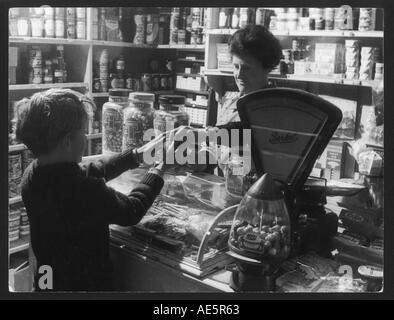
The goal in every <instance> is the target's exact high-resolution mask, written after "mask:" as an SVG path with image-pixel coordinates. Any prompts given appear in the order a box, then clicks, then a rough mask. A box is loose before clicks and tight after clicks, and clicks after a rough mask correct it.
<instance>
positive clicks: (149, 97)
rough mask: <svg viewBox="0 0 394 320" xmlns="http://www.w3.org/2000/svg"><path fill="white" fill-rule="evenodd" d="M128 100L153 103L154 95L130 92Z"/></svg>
mask: <svg viewBox="0 0 394 320" xmlns="http://www.w3.org/2000/svg"><path fill="white" fill-rule="evenodd" d="M129 99H135V100H145V101H155V95H154V94H153V93H147V92H131V93H130V95H129Z"/></svg>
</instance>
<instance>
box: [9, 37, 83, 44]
mask: <svg viewBox="0 0 394 320" xmlns="http://www.w3.org/2000/svg"><path fill="white" fill-rule="evenodd" d="M9 43H10V44H14V43H22V44H27V45H31V44H54V45H57V44H64V45H78V46H81V45H85V46H88V45H90V44H91V41H89V40H83V39H64V38H39V37H9Z"/></svg>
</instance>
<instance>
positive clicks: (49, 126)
mask: <svg viewBox="0 0 394 320" xmlns="http://www.w3.org/2000/svg"><path fill="white" fill-rule="evenodd" d="M38 3H39V2H38ZM231 3H234V2H231ZM271 3H272V2H271ZM239 4H240V6H242V4H241V1H239ZM264 4H265V3H264V1H261V5H264ZM66 5H67V3H65V4H64V6H59V5H51V4H50V1H48V2H47V4H44V2H42V3H39V4H38V5H35V4H33V2H31V5H30V6H29V5H25V6H15V7H13V6H10V7H9V8H8V102H6V101H5V99H4V104H6V103H8V105H7V106H5V105H4V106H3V107H4V108H8V241H9V244H8V290H9V293H10V294H11V295H12V294H13V293H32V294H34V293H42V292H50V293H54V294H56V293H59V292H60V293H61V292H63V293H64V292H66V293H92V292H95V293H103V292H104V293H112V292H115V293H116V292H118V293H119V292H124V293H127V292H130V293H132V292H140V293H218V294H222V293H225V294H228V295H227V296H229V295H231V294H239V293H241V294H242V293H270V294H273V295H275V294H283V293H291V294H293V293H296V294H307V293H311V294H322V295H324V294H327V293H340V294H342V293H346V294H361V293H368V294H377V295H378V294H380V293H382V292H384V290H385V286H386V285H389V284H388V283H387V282H386V281H385V275H386V274H385V271H387V270H385V268H384V265H385V264H384V262H385V261H384V221H385V216H384V73H385V70H384V69H385V61H384V51H385V50H384V46H383V44H384V33H385V28H384V26H385V19H384V18H385V9H384V8H382V7H379V6H377V7H365V2H363V5H360V6H355V5H353V3H351V4H350V5H349V4H347V3H346V2H343V4H342V5H337V6H329V5H327V6H324V5H322V4H319V3H318V1H316V7H303V6H302V7H301V6H298V7H294V6H295V5H297V2H294V3H293V4H292V6H293V7H292V6H291V5H287V6H283V7H207V6H201V7H189V6H184V7H170V6H166V7H153V6H146V7H143V6H142V5H144V4H143V1H140V2H131V1H130V2H125V3H124V4H123V5H124V6H122V7H111V5H113V4H111V3H110V2H109V1H107V2H106V4H105V6H104V5H103V6H96V7H94V6H91V4H89V5H87V4H84V3H83V2H81V5H82V6H81V7H75V6H74V7H66ZM100 5H101V3H100ZM196 5H199V3H198V2H196ZM212 5H213V4H212ZM244 5H245V4H244ZM317 5H319V6H317ZM370 5H371V6H372V5H374V3H373V2H371V3H370ZM140 6H141V7H140ZM389 59H390V57H389ZM388 213H391V212H388ZM158 307H162V306H159V305H158ZM162 308H165V307H164V306H163V307H162ZM226 308H227V309H223V310H225V312H230V311H231V312H232V313H233V314H237V312H238V308H237V305H232V306H227V307H226ZM228 308H230V309H231V310H230V309H228ZM223 310H222V309H220V310H219V309H218V310H217V311H218V312H219V311H223ZM170 311H171V310H170ZM170 311H168V312H170ZM195 311H197V309H196V310H195ZM157 312H161V314H165V310H164V309H160V310H159V309H158V310H157ZM185 312H186V309H185ZM189 312H190V310H189Z"/></svg>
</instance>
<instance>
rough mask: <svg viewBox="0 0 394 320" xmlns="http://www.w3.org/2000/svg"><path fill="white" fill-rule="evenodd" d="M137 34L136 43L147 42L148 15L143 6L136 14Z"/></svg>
mask: <svg viewBox="0 0 394 320" xmlns="http://www.w3.org/2000/svg"><path fill="white" fill-rule="evenodd" d="M134 23H135V35H134V39H133V43H134V44H145V43H146V15H145V14H144V12H143V9H142V8H139V9H137V11H136V13H135V14H134Z"/></svg>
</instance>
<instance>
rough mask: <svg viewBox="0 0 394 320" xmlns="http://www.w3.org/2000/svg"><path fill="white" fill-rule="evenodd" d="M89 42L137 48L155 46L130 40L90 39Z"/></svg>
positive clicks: (106, 45)
mask: <svg viewBox="0 0 394 320" xmlns="http://www.w3.org/2000/svg"><path fill="white" fill-rule="evenodd" d="M90 42H91V44H92V45H93V46H105V47H122V48H138V49H153V48H156V46H155V45H151V44H135V43H131V42H122V41H104V40H90Z"/></svg>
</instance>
